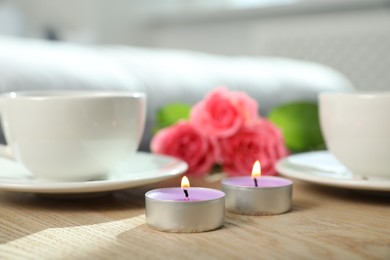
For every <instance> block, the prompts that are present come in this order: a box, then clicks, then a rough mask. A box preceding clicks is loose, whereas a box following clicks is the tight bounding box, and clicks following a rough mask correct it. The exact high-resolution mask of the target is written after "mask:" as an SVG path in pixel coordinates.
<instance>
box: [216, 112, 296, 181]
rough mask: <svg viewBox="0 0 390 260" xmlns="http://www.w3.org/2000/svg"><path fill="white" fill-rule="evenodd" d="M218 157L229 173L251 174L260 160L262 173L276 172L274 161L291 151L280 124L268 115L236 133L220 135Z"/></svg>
mask: <svg viewBox="0 0 390 260" xmlns="http://www.w3.org/2000/svg"><path fill="white" fill-rule="evenodd" d="M218 145H219V149H218V151H217V152H218V155H217V156H218V157H219V158H218V160H220V163H221V164H222V165H223V169H224V171H225V172H226V173H227V174H228V175H230V176H233V175H250V174H251V172H252V167H253V164H254V162H255V161H256V160H259V161H260V164H261V170H262V174H263V175H275V174H276V171H275V168H274V166H275V163H276V161H277V160H278V159H280V158H282V157H285V156H286V155H287V154H288V151H287V149H286V147H285V145H284V141H283V137H282V134H281V132H280V131H279V129H278V128H276V127H275V126H274V125H273V124H272V123H271V122H269V121H268V120H266V119H259V120H258V121H257V122H256V123H255V124H253V125H249V126H244V127H243V128H241V129H240V130H239V131H238V132H237V133H236V134H235V135H233V136H230V137H227V138H223V139H218Z"/></svg>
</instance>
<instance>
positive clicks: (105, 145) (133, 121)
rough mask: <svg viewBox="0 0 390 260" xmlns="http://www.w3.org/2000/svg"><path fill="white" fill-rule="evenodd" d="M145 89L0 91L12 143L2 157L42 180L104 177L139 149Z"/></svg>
mask: <svg viewBox="0 0 390 260" xmlns="http://www.w3.org/2000/svg"><path fill="white" fill-rule="evenodd" d="M145 103H146V96H145V94H143V93H129V92H119V91H118V92H105V91H26V92H11V93H6V94H3V95H1V96H0V113H1V121H2V127H3V130H4V134H5V138H6V141H7V144H8V145H7V146H1V147H0V148H1V149H0V156H2V157H8V158H11V159H14V160H16V161H18V162H20V163H21V164H22V165H24V166H25V167H26V168H27V169H28V170H30V171H31V172H32V173H33V174H34V175H35V176H36V177H37V178H38V179H50V180H58V181H85V180H90V179H96V178H101V177H103V176H104V175H106V174H107V172H108V171H109V170H110V169H112V168H113V167H115V165H116V164H117V163H118V162H120V161H121V160H124V159H125V158H126V157H127V156H129V155H130V154H132V153H135V151H136V150H137V148H138V146H139V143H140V140H141V138H142V134H143V131H144V124H145V113H146V111H145V110H146V104H145Z"/></svg>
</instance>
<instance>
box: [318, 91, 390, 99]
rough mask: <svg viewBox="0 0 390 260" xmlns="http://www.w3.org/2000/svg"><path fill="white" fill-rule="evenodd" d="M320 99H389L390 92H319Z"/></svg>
mask: <svg viewBox="0 0 390 260" xmlns="http://www.w3.org/2000/svg"><path fill="white" fill-rule="evenodd" d="M319 97H320V98H324V97H343V98H370V99H371V98H389V97H390V91H388V90H386V91H385V90H384V91H380V90H378V91H354V92H321V93H320V94H319Z"/></svg>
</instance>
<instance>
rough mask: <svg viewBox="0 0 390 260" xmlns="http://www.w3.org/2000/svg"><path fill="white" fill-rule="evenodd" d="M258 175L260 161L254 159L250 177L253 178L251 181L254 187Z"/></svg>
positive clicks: (259, 173) (259, 174)
mask: <svg viewBox="0 0 390 260" xmlns="http://www.w3.org/2000/svg"><path fill="white" fill-rule="evenodd" d="M260 176H261V166H260V162H259V161H256V162H255V164H253V168H252V178H253V181H254V182H255V187H257V177H260Z"/></svg>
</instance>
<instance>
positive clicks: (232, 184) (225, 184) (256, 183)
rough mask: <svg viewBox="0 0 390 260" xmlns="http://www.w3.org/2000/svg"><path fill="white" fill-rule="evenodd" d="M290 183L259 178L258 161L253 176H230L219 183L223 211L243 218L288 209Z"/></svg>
mask: <svg viewBox="0 0 390 260" xmlns="http://www.w3.org/2000/svg"><path fill="white" fill-rule="evenodd" d="M292 186H293V183H292V181H290V180H288V179H285V178H280V177H272V176H261V167H260V163H259V161H256V163H255V164H254V166H253V170H252V176H241V177H231V178H227V179H224V180H223V181H222V190H223V191H224V192H225V193H226V209H227V210H228V211H231V212H234V213H239V214H244V215H275V214H281V213H285V212H287V211H289V210H290V209H291V197H292Z"/></svg>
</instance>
